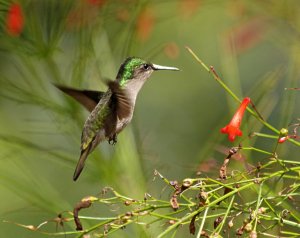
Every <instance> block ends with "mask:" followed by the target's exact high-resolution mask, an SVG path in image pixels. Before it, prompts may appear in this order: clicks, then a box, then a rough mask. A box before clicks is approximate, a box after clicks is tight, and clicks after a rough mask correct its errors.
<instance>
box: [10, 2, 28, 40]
mask: <svg viewBox="0 0 300 238" xmlns="http://www.w3.org/2000/svg"><path fill="white" fill-rule="evenodd" d="M23 27H24V16H23V11H22V8H21V6H20V4H18V3H13V4H11V5H10V7H9V9H8V14H7V16H6V31H7V33H8V34H9V35H11V36H19V35H20V34H21V32H22V30H23Z"/></svg>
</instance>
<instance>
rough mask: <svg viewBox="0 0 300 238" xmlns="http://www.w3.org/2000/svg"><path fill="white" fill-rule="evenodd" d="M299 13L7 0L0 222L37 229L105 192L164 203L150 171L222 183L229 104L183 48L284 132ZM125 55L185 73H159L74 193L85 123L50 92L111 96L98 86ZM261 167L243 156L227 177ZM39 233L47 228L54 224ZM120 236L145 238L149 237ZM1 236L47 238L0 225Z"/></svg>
mask: <svg viewBox="0 0 300 238" xmlns="http://www.w3.org/2000/svg"><path fill="white" fill-rule="evenodd" d="M12 4H18V5H19V6H20V8H21V9H22V10H21V12H22V13H21V14H22V17H20V12H19V13H18V11H14V12H13V14H14V16H13V17H11V16H10V17H9V14H11V6H12ZM299 5H300V2H299V1H297V0H284V1H275V0H273V1H272V0H269V1H259V0H242V1H235V0H228V1H220V0H219V1H217V0H176V1H168V0H165V1H158V0H152V1H146V0H145V1H142V0H141V1H138V0H116V1H108V0H106V1H105V0H63V1H59V0H43V1H41V0H19V1H8V0H7V1H6V0H3V1H1V2H0V10H1V11H0V36H1V40H0V115H1V117H0V148H1V152H0V161H1V166H0V197H1V199H2V202H1V204H0V211H1V213H0V218H1V220H9V221H14V222H18V223H22V224H39V223H40V221H41V220H51V219H52V218H53V217H56V216H57V214H58V213H60V212H62V211H64V210H72V209H73V207H74V205H75V204H76V202H77V201H78V200H80V199H81V198H82V197H85V196H87V195H97V194H99V193H100V192H101V190H102V188H103V187H105V186H111V187H113V188H115V189H116V190H117V191H120V192H121V193H122V194H125V195H128V196H129V197H131V198H136V199H142V198H143V196H144V193H145V192H151V193H153V194H158V196H159V194H163V195H165V194H164V190H163V189H161V187H157V186H156V184H155V183H154V182H153V181H152V180H153V171H154V170H155V169H158V170H159V171H160V172H161V173H162V174H164V175H165V176H166V177H168V178H170V179H172V180H173V179H174V180H179V181H180V180H182V179H183V178H186V177H195V176H196V174H197V173H202V175H203V174H205V175H207V176H212V177H217V176H218V169H217V168H219V167H220V166H221V165H222V162H223V157H224V156H225V155H224V153H226V152H227V150H228V148H229V147H231V146H233V144H232V143H229V142H228V141H227V140H226V137H225V136H223V135H221V134H220V128H222V127H223V126H224V125H225V124H226V122H227V121H228V120H229V119H230V116H231V115H232V114H233V112H234V110H235V109H236V107H237V104H236V102H235V101H234V100H232V99H231V98H230V96H229V95H227V94H226V93H225V91H224V90H223V89H222V88H221V87H219V86H218V85H217V84H216V83H215V82H214V81H213V79H211V78H210V77H208V75H207V74H206V72H205V71H203V70H201V69H200V67H199V65H197V64H196V63H195V61H194V60H193V59H192V57H191V55H190V54H189V53H188V52H187V51H186V50H185V48H184V47H185V46H186V45H188V46H189V47H191V48H192V49H193V50H194V51H195V52H196V53H197V54H198V55H200V56H201V58H202V59H203V60H205V62H208V63H209V64H211V65H214V67H215V69H217V72H218V73H219V74H220V75H221V76H222V79H223V80H224V81H225V82H226V84H227V85H228V86H229V87H230V88H231V89H232V90H233V91H234V92H235V93H236V94H237V95H238V96H239V97H240V98H243V97H244V96H249V97H251V99H252V100H253V102H254V103H255V105H256V107H257V108H258V110H259V111H260V112H261V114H262V115H263V117H264V119H265V120H268V122H269V123H271V124H272V125H273V126H275V127H276V128H278V129H280V128H281V127H287V126H288V124H289V123H291V122H293V121H295V119H296V118H299V112H298V110H297V106H296V105H299V93H298V92H297V91H285V90H284V88H286V87H297V86H299V84H298V81H299V75H300V72H299V67H298V66H299V63H300V54H299V51H300V46H299V33H300V32H299V31H300V30H299V29H300V27H299V24H300V14H299V9H300V6H299ZM9 18H12V19H13V20H9ZM10 24H12V25H14V26H15V28H9V25H10ZM12 29H14V30H12ZM12 32H14V33H15V34H11V33H12ZM133 55H134V56H139V57H142V58H145V59H148V60H150V61H152V62H154V63H157V64H162V65H170V66H176V67H178V68H180V69H182V71H181V72H178V73H170V72H155V73H154V74H153V76H152V77H151V79H150V80H149V81H148V82H147V84H146V85H145V86H144V88H143V89H142V91H141V93H140V95H139V97H138V100H137V105H136V109H135V114H134V119H133V122H132V124H131V125H130V126H128V127H127V128H126V129H125V130H124V132H122V134H120V136H119V140H118V144H117V145H116V146H114V147H112V146H110V145H108V144H107V143H103V144H102V145H100V146H99V148H98V149H97V150H96V151H95V152H93V154H92V155H91V156H90V158H89V160H88V161H87V164H86V169H85V171H84V172H83V174H82V175H81V177H80V179H79V180H78V182H76V183H74V182H73V181H72V174H73V170H74V168H75V164H76V162H77V159H78V157H79V147H80V135H81V129H82V126H83V123H84V120H85V118H86V117H87V115H88V114H87V112H86V111H85V110H84V109H83V108H82V107H81V106H80V105H78V104H77V103H76V102H74V101H73V100H72V99H70V98H68V97H67V96H65V95H63V94H62V93H61V92H59V91H58V90H57V89H56V88H55V87H54V86H53V83H59V84H63V85H69V86H73V87H77V88H87V89H94V90H106V86H105V84H104V83H103V82H104V81H105V80H106V79H107V78H109V79H114V78H115V76H116V73H117V70H118V67H119V65H120V64H121V63H122V61H123V60H124V59H125V58H126V57H127V56H133ZM244 122H245V123H244V124H243V128H242V129H243V132H244V136H243V137H242V139H241V140H240V141H242V143H243V145H245V146H256V147H257V148H262V149H264V150H266V151H272V149H274V148H273V147H274V143H275V144H276V139H269V140H268V139H265V138H264V139H261V138H260V137H252V138H248V136H247V135H248V134H250V133H251V132H264V133H270V131H269V130H268V129H266V128H265V127H263V126H262V124H260V123H258V122H257V121H256V120H253V118H251V117H249V115H248V116H247V115H246V118H244ZM238 143H239V141H238V142H236V143H235V145H237V144H238ZM298 150H299V149H298V148H297V147H295V146H294V145H292V144H289V143H285V144H284V145H282V146H280V148H278V150H277V152H278V153H279V156H282V157H283V156H284V158H289V159H290V160H294V159H295V158H297V157H296V155H297V152H298ZM264 159H265V157H263V156H261V155H260V154H256V153H255V152H250V151H249V152H246V151H242V152H241V156H240V157H239V159H237V160H236V161H233V163H232V164H231V166H232V167H231V169H232V170H233V169H237V170H239V171H244V170H245V169H246V168H247V166H246V164H254V165H255V164H256V163H257V162H258V161H263V160H264ZM277 186H281V187H284V183H283V182H282V183H281V182H278V183H277ZM277 190H280V189H279V188H278V187H277V188H276V191H277ZM109 209H110V210H112V211H116V209H118V207H113V206H112V207H109ZM106 210H107V209H97V208H96V207H95V209H90V210H89V211H87V212H86V213H85V211H84V212H83V213H82V214H83V215H84V214H87V215H89V216H92V215H93V216H100V215H101V216H103V215H105V212H106ZM116 214H118V212H117V211H116ZM90 224H92V223H89V222H88V221H87V222H86V223H85V224H84V225H85V226H88V225H90ZM65 226H67V227H65V229H68V230H71V229H75V226H73V225H72V224H71V223H68V224H66V225H65ZM68 226H69V227H68ZM47 229H48V231H55V229H56V225H55V223H53V226H52V227H51V225H49V226H47ZM58 229H59V230H62V231H63V228H62V227H58ZM157 229H161V230H164V229H165V227H164V226H161V227H157ZM119 232H121V236H122V237H147V236H148V235H149V231H148V229H147V228H145V227H134V226H132V227H128V228H127V229H125V230H124V231H119ZM183 234H186V233H184V232H183ZM4 235H5V237H40V236H41V235H40V234H36V233H34V232H30V231H26V230H23V229H21V228H18V227H16V226H14V225H12V224H9V223H1V224H0V236H1V237H2V236H4ZM119 236H120V235H118V234H117V233H116V237H119Z"/></svg>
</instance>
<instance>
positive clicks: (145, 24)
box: [136, 7, 155, 41]
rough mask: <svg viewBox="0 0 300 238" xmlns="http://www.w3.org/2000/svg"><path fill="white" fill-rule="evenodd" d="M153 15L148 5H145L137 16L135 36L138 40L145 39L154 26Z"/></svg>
mask: <svg viewBox="0 0 300 238" xmlns="http://www.w3.org/2000/svg"><path fill="white" fill-rule="evenodd" d="M154 24H155V17H154V14H153V12H152V9H151V8H150V7H146V8H145V9H144V10H143V11H142V12H141V13H140V15H139V16H138V19H137V22H136V33H137V38H138V39H139V40H140V41H146V40H147V39H148V38H149V37H150V35H151V33H152V31H153V28H154Z"/></svg>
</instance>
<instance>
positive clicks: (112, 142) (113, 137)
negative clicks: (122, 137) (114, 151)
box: [108, 134, 118, 145]
mask: <svg viewBox="0 0 300 238" xmlns="http://www.w3.org/2000/svg"><path fill="white" fill-rule="evenodd" d="M117 141H118V140H117V134H113V136H112V137H110V138H109V139H108V144H110V145H115V144H117Z"/></svg>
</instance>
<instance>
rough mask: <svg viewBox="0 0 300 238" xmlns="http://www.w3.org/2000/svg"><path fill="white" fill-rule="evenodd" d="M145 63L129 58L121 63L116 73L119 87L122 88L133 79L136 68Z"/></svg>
mask: <svg viewBox="0 0 300 238" xmlns="http://www.w3.org/2000/svg"><path fill="white" fill-rule="evenodd" d="M145 63H147V62H146V61H145V60H142V59H140V58H135V57H130V58H127V59H126V61H125V62H124V63H123V65H122V66H121V68H120V71H119V73H118V76H119V78H120V79H119V80H120V86H121V87H122V86H124V85H125V84H126V82H127V81H128V80H130V79H132V77H133V73H134V70H135V69H136V68H138V67H139V66H140V65H142V64H145Z"/></svg>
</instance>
